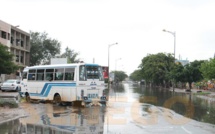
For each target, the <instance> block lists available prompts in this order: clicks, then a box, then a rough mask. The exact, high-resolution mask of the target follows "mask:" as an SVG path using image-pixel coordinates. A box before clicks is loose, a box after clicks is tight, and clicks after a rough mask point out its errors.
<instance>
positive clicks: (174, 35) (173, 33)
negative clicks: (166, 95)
mask: <svg viewBox="0 0 215 134" xmlns="http://www.w3.org/2000/svg"><path fill="white" fill-rule="evenodd" d="M163 32H167V33H170V34H172V35H173V37H174V62H175V45H176V32H175V31H174V32H171V31H167V30H165V29H163ZM172 88H173V92H174V83H173V85H172Z"/></svg>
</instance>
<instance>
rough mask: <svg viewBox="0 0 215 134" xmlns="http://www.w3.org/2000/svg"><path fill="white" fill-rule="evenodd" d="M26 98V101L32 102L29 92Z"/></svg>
mask: <svg viewBox="0 0 215 134" xmlns="http://www.w3.org/2000/svg"><path fill="white" fill-rule="evenodd" d="M25 100H26V102H31V98H30V96H29V94H28V93H27V94H26V95H25Z"/></svg>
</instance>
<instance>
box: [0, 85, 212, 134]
mask: <svg viewBox="0 0 215 134" xmlns="http://www.w3.org/2000/svg"><path fill="white" fill-rule="evenodd" d="M22 107H23V108H24V109H25V111H26V112H27V113H28V114H29V116H28V117H25V118H20V119H18V120H14V121H11V122H7V123H4V124H0V133H1V134H7V133H14V134H19V133H20V134H28V133H29V134H33V133H35V134H73V133H74V134H120V133H121V134H133V133H135V134H151V133H156V134H157V133H165V134H166V133H167V134H172V133H176V134H184V133H188V134H192V133H195V134H196V133H197V134H202V133H204V134H210V133H211V134H213V133H215V125H214V124H215V110H214V109H215V103H214V102H213V101H210V100H204V99H201V98H198V97H196V96H194V95H191V94H185V93H173V92H170V91H165V90H161V89H148V88H145V87H144V86H140V85H136V84H133V83H123V84H115V85H112V88H111V90H110V92H109V102H108V105H107V106H106V107H100V106H93V107H88V108H80V107H74V106H54V105H52V104H50V103H46V104H43V103H40V104H27V103H24V104H22Z"/></svg>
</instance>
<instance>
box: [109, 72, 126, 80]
mask: <svg viewBox="0 0 215 134" xmlns="http://www.w3.org/2000/svg"><path fill="white" fill-rule="evenodd" d="M112 73H114V77H115V78H114V79H115V81H116V82H120V81H123V80H125V78H127V77H128V75H127V74H126V73H125V72H124V71H112Z"/></svg>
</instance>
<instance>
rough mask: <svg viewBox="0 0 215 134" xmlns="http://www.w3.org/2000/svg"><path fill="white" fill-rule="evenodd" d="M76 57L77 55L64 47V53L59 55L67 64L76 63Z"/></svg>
mask: <svg viewBox="0 0 215 134" xmlns="http://www.w3.org/2000/svg"><path fill="white" fill-rule="evenodd" d="M77 56H78V53H77V52H75V51H74V50H71V49H70V48H68V47H66V49H65V52H64V53H63V54H62V55H61V57H62V58H67V63H77V62H78V61H79V59H77Z"/></svg>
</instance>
